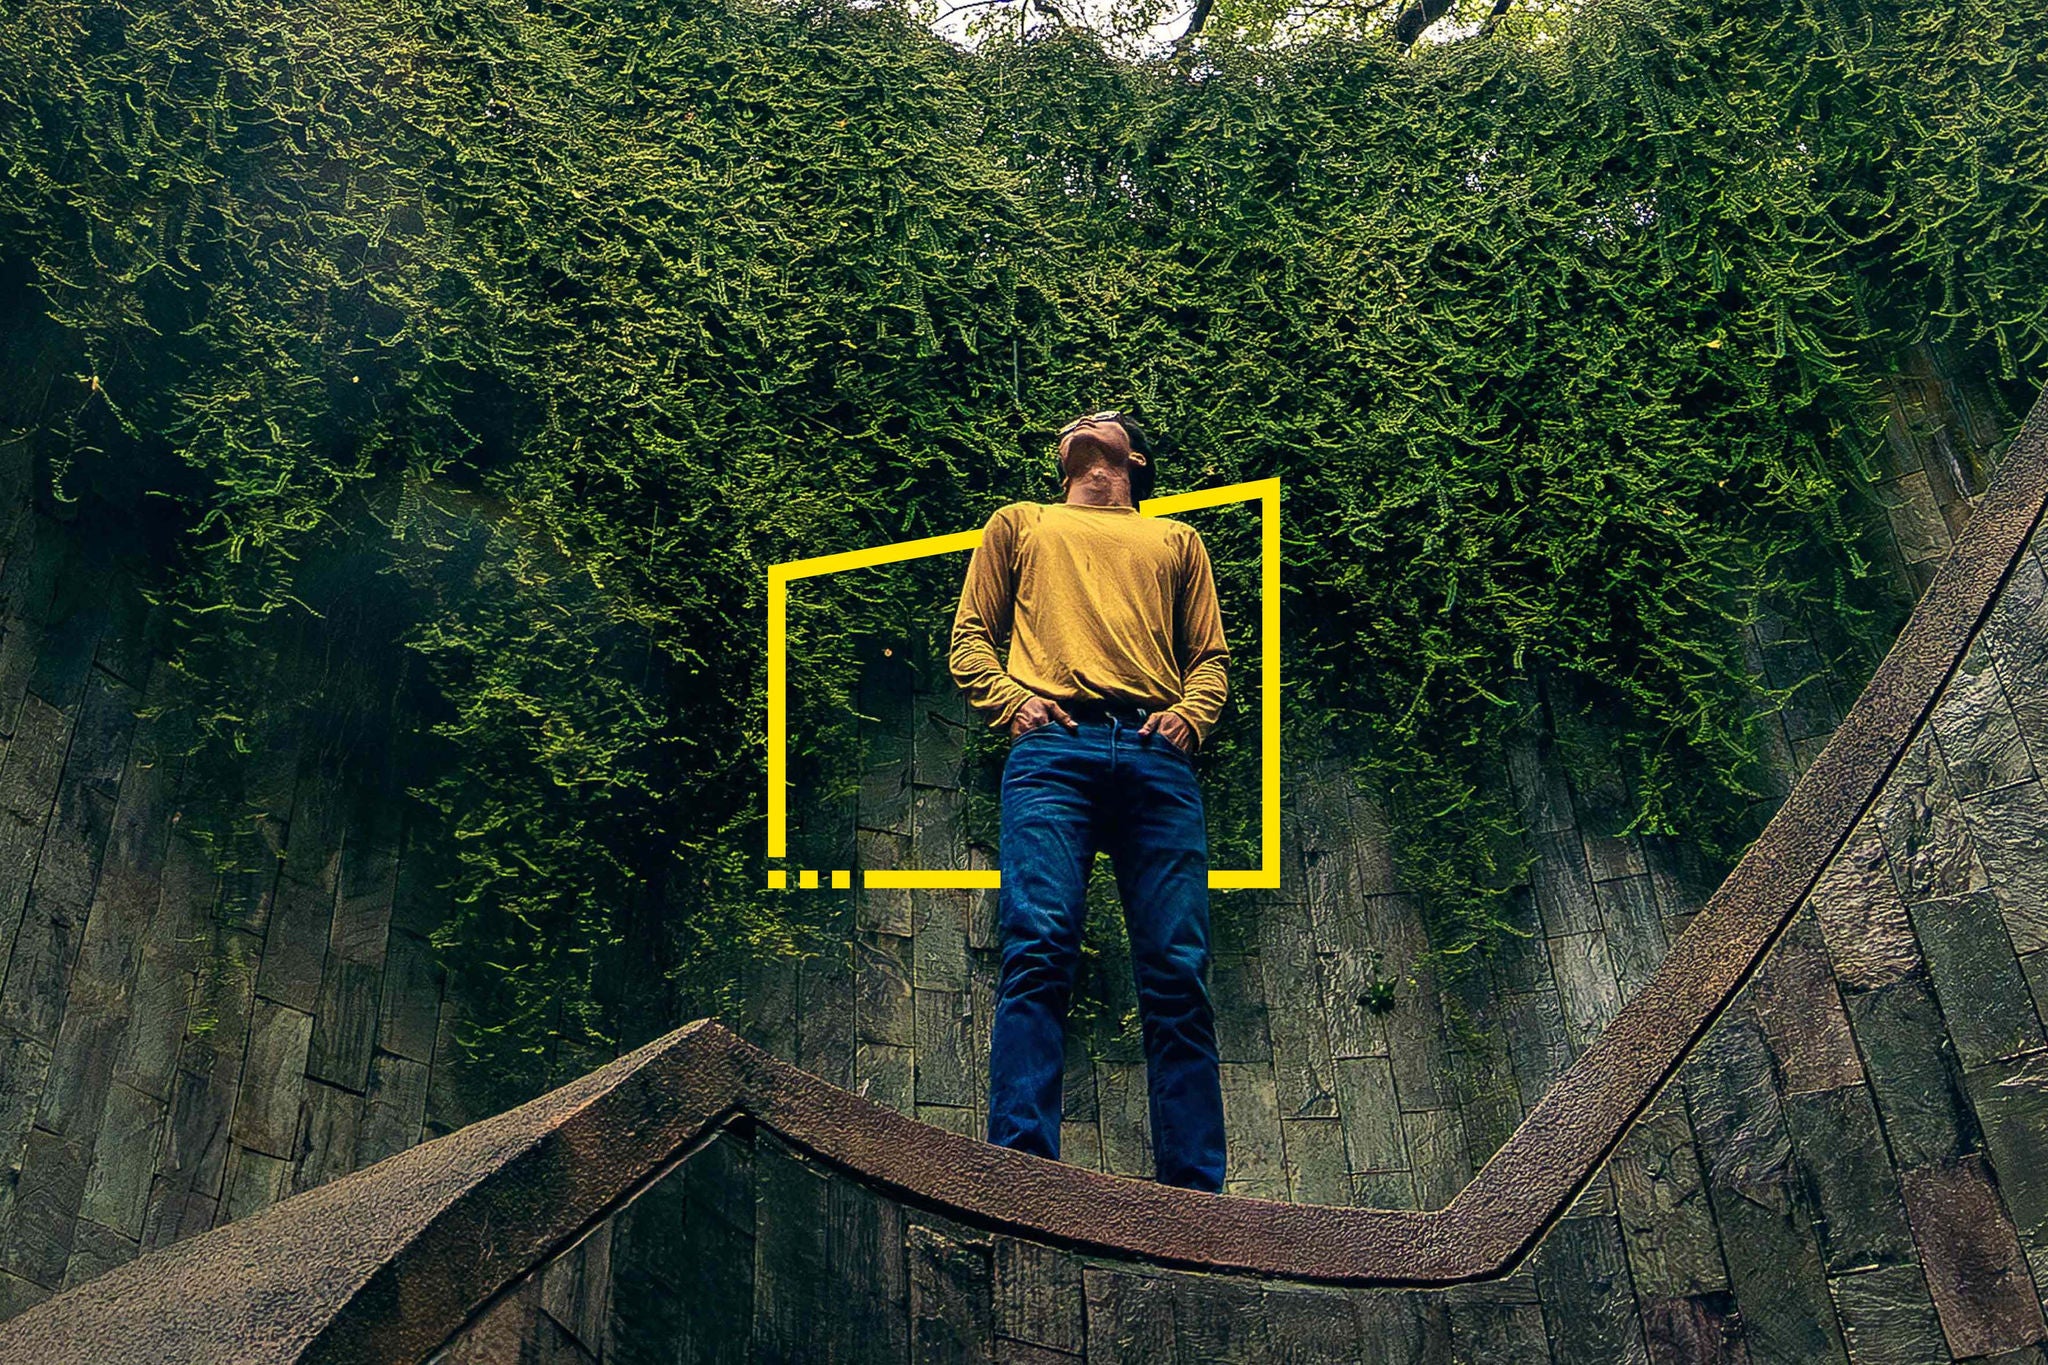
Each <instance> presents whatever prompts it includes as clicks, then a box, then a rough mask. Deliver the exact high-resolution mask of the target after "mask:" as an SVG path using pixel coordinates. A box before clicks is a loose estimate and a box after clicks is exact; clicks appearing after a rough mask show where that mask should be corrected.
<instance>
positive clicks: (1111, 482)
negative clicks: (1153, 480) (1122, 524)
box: [1066, 468, 1135, 507]
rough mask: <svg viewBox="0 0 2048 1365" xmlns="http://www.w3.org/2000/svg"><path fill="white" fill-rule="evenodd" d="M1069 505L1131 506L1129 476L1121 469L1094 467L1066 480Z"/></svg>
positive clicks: (1132, 504)
mask: <svg viewBox="0 0 2048 1365" xmlns="http://www.w3.org/2000/svg"><path fill="white" fill-rule="evenodd" d="M1066 500H1067V506H1069V507H1132V506H1135V504H1134V503H1133V502H1132V501H1131V476H1130V474H1129V472H1128V471H1126V470H1121V469H1114V470H1112V469H1102V468H1096V469H1091V470H1089V471H1088V472H1087V473H1086V474H1083V475H1082V476H1081V477H1080V478H1078V479H1070V480H1068V481H1067V499H1066Z"/></svg>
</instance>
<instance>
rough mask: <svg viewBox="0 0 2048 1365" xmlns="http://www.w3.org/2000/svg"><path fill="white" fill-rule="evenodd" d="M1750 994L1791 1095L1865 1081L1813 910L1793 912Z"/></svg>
mask: <svg viewBox="0 0 2048 1365" xmlns="http://www.w3.org/2000/svg"><path fill="white" fill-rule="evenodd" d="M1750 996H1751V1000H1752V1003H1753V1004H1754V1006H1755V1009H1756V1015H1757V1019H1758V1021H1759V1022H1760V1023H1761V1024H1762V1025H1763V1030H1764V1037H1765V1039H1766V1040H1767V1041H1768V1043H1769V1045H1770V1048H1771V1052H1772V1054H1773V1055H1774V1056H1775V1057H1776V1058H1777V1061H1778V1067H1779V1070H1780V1072H1781V1073H1782V1075H1783V1077H1784V1088H1785V1090H1786V1091H1787V1092H1788V1093H1790V1094H1795V1095H1797V1094H1802V1093H1804V1092H1807V1091H1817V1090H1833V1089H1835V1088H1837V1087H1838V1086H1845V1085H1855V1084H1857V1083H1858V1082H1860V1081H1861V1080H1862V1079H1863V1064H1862V1063H1861V1061H1859V1060H1858V1058H1857V1055H1856V1040H1855V1039H1854V1038H1853V1037H1852V1036H1851V1035H1850V1032H1849V1017H1848V1015H1847V1014H1845V1013H1844V1012H1843V1009H1842V1000H1841V996H1840V994H1839V993H1838V991H1837V989H1836V986H1835V973H1834V967H1833V964H1832V963H1830V962H1829V961H1828V954H1827V949H1826V947H1825V946H1824V945H1823V943H1822V941H1821V933H1820V927H1819V925H1818V924H1817V923H1816V922H1815V920H1814V916H1813V914H1812V912H1811V911H1809V910H1805V909H1801V910H1800V911H1799V912H1798V913H1797V914H1795V915H1794V916H1793V919H1792V923H1791V924H1790V925H1789V926H1787V928H1786V930H1785V935H1784V937H1783V938H1781V939H1779V940H1778V945H1777V947H1776V948H1774V949H1772V950H1771V952H1770V953H1769V954H1768V955H1767V956H1766V957H1765V958H1764V962H1763V965H1762V967H1761V968H1759V969H1758V971H1757V974H1756V977H1755V979H1754V981H1753V983H1752V985H1751V986H1750Z"/></svg>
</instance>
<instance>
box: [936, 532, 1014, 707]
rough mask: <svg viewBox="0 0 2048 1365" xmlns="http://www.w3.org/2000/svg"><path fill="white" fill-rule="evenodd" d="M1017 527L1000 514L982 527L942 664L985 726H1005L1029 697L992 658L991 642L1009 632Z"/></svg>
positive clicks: (993, 655)
mask: <svg viewBox="0 0 2048 1365" xmlns="http://www.w3.org/2000/svg"><path fill="white" fill-rule="evenodd" d="M1016 546H1017V527H1016V524H1015V522H1013V521H1012V520H1011V518H1009V517H1006V516H1004V515H1003V514H1002V512H1001V511H998V512H997V513H996V514H995V515H994V516H992V517H990V518H989V519H988V525H987V526H985V527H983V528H982V533H981V544H979V545H977V546H975V548H974V557H973V558H972V559H970V560H969V561H968V564H967V581H966V582H965V583H964V584H962V585H961V588H960V607H959V609H958V610H957V611H955V612H954V613H953V643H952V648H951V650H950V651H949V652H948V654H947V658H946V665H947V669H948V671H950V672H951V673H952V675H953V681H954V682H955V683H956V684H958V686H959V688H960V690H961V691H963V692H965V693H966V694H967V703H968V705H970V706H972V707H974V709H975V710H977V711H984V712H987V713H989V715H990V717H991V719H990V721H989V728H990V729H995V730H1000V729H1002V728H1004V727H1005V726H1007V725H1008V724H1009V723H1010V717H1011V716H1013V715H1015V714H1016V713H1017V708H1018V707H1019V706H1022V705H1023V704H1024V703H1025V702H1026V701H1028V700H1030V699H1031V697H1032V695H1033V693H1032V692H1031V689H1029V688H1028V687H1026V686H1024V684H1023V683H1020V682H1018V681H1017V680H1016V679H1015V678H1013V677H1011V676H1010V675H1009V673H1007V672H1006V671H1005V670H1004V668H1003V661H1002V659H1001V658H1000V657H998V656H997V654H996V640H997V639H998V638H999V637H1001V636H1005V635H1008V634H1009V633H1010V624H1011V618H1010V613H1011V611H1012V610H1013V609H1014V608H1015V606H1016V599H1017V583H1016V579H1015V576H1014V574H1013V571H1012V565H1013V563H1014V558H1015V551H1016Z"/></svg>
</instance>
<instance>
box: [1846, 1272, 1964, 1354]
mask: <svg viewBox="0 0 2048 1365" xmlns="http://www.w3.org/2000/svg"><path fill="white" fill-rule="evenodd" d="M1828 1287H1829V1288H1830V1289H1831V1290H1832V1291H1833V1292H1834V1296H1835V1310H1836V1312H1838V1313H1839V1314H1840V1315H1841V1319H1842V1337H1843V1339H1844V1340H1845V1341H1847V1342H1848V1344H1849V1359H1850V1360H1852V1361H1854V1362H1855V1363H1856V1365H1947V1362H1948V1360H1949V1359H1950V1357H1949V1354H1948V1351H1947V1350H1946V1349H1945V1348H1944V1347H1943V1345H1942V1338H1941V1321H1940V1319H1939V1318H1937V1317H1936V1316H1935V1313H1934V1301H1933V1300H1932V1299H1930V1298H1928V1296H1927V1280H1926V1277H1925V1276H1923V1275H1922V1274H1921V1273H1920V1267H1919V1265H1918V1264H1916V1263H1914V1262H1910V1261H1908V1262H1906V1263H1905V1264H1902V1265H1892V1266H1881V1267H1878V1268H1876V1269H1873V1270H1864V1271H1859V1272H1858V1273H1856V1274H1854V1275H1843V1276H1841V1277H1840V1278H1838V1279H1834V1280H1831V1281H1829V1283H1828Z"/></svg>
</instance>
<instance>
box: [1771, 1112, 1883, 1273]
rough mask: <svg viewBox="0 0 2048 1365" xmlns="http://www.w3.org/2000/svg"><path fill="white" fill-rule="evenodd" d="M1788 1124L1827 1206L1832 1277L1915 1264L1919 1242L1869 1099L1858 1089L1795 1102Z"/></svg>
mask: <svg viewBox="0 0 2048 1365" xmlns="http://www.w3.org/2000/svg"><path fill="white" fill-rule="evenodd" d="M1785 1119H1786V1123H1787V1125H1788V1126H1789V1128H1790V1129H1791V1133H1792V1141H1793V1147H1794V1150H1795V1151H1796V1153H1797V1155H1798V1157H1799V1163H1800V1166H1801V1168H1802V1169H1804V1170H1805V1171H1806V1173H1807V1175H1808V1177H1809V1178H1810V1180H1811V1182H1812V1189H1813V1195H1814V1198H1815V1200H1816V1202H1818V1204H1819V1206H1820V1223H1819V1228H1818V1230H1819V1233H1820V1241H1821V1255H1822V1259H1823V1261H1824V1262H1825V1263H1826V1265H1827V1268H1828V1273H1829V1274H1831V1275H1839V1274H1843V1273H1845V1272H1848V1271H1857V1270H1864V1269H1867V1268H1868V1267H1871V1266H1878V1265H1894V1264H1897V1263H1899V1262H1903V1261H1906V1260H1909V1259H1911V1257H1912V1255H1913V1239H1912V1236H1911V1234H1910V1233H1908V1231H1907V1229H1906V1214H1905V1208H1904V1206H1903V1205H1902V1204H1901V1203H1900V1202H1899V1182H1898V1178H1897V1176H1895V1175H1894V1174H1893V1172H1892V1168H1891V1159H1890V1155H1889V1153H1888V1152H1887V1151H1886V1149H1885V1143H1884V1134H1883V1133H1882V1132H1881V1131H1880V1130H1879V1128H1878V1122H1877V1110H1876V1108H1875V1107H1874V1106H1873V1104H1872V1102H1871V1098H1870V1092H1869V1091H1868V1090H1867V1089H1866V1088H1865V1087H1864V1086H1863V1085H1861V1084H1856V1085H1845V1086H1843V1087H1841V1088H1840V1089H1837V1090H1824V1091H1814V1092H1809V1093H1805V1094H1796V1095H1788V1096H1786V1098H1785Z"/></svg>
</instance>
